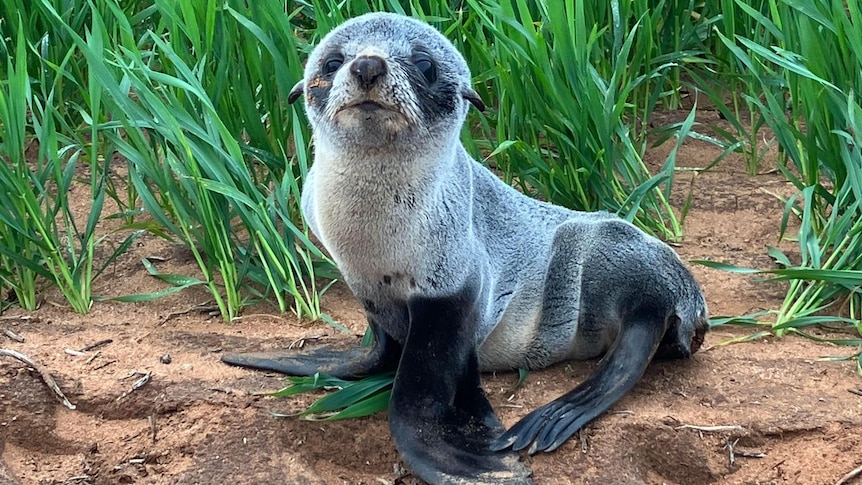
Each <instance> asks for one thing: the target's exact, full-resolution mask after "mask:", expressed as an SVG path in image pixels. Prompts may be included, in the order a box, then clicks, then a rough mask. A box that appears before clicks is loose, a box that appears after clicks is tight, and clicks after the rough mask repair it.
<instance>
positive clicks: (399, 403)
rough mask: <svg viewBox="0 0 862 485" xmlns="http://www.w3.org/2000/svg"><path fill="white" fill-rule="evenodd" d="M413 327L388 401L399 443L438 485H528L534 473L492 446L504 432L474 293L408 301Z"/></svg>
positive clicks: (407, 458)
mask: <svg viewBox="0 0 862 485" xmlns="http://www.w3.org/2000/svg"><path fill="white" fill-rule="evenodd" d="M408 306H409V308H410V329H409V331H408V336H407V341H406V343H405V345H404V352H403V355H402V358H401V363H400V364H399V367H398V373H397V374H396V377H395V383H394V385H393V389H392V397H391V399H390V402H389V427H390V430H391V432H392V438H393V440H394V442H395V446H396V447H397V448H398V451H399V453H400V454H401V457H402V459H403V460H404V462H405V464H406V465H407V466H408V467H409V468H410V469H411V470H413V472H414V474H416V475H417V476H418V477H420V478H422V479H423V480H425V481H427V482H429V483H432V484H468V483H469V484H474V483H485V484H510V485H515V484H518V485H520V484H530V483H532V481H531V480H530V478H529V475H530V471H529V469H528V468H527V467H525V466H524V465H523V464H522V463H520V462H519V460H518V455H517V454H515V453H513V452H511V451H509V452H503V453H498V452H494V451H492V450H491V449H490V447H489V444H490V443H491V442H492V441H493V440H494V439H496V438H497V437H498V436H499V435H500V433H502V431H503V427H502V425H501V424H500V421H499V420H498V419H497V416H496V415H495V414H494V411H493V409H492V408H491V405H490V403H489V402H488V399H487V397H486V396H485V393H484V391H483V390H482V388H481V386H480V374H479V366H478V360H477V357H476V350H475V347H474V339H475V337H474V331H475V325H476V324H477V321H478V320H477V319H476V315H475V313H474V293H473V292H472V291H469V290H465V291H463V292H462V293H461V294H459V295H456V296H453V297H448V298H433V299H432V298H414V299H411V300H410V301H409V302H408Z"/></svg>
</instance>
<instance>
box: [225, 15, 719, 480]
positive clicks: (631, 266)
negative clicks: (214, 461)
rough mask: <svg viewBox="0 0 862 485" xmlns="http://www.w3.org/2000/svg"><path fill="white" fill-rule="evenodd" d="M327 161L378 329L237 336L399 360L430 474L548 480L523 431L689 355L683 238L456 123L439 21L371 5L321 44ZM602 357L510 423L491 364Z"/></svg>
mask: <svg viewBox="0 0 862 485" xmlns="http://www.w3.org/2000/svg"><path fill="white" fill-rule="evenodd" d="M303 96H304V98H305V107H306V112H307V114H308V119H309V121H310V124H311V127H312V132H313V142H314V149H315V152H314V164H313V166H312V168H311V170H310V172H309V174H308V177H307V179H306V180H305V185H304V187H303V193H302V212H303V215H304V217H305V220H306V223H307V224H308V226H309V228H310V229H311V231H312V232H313V233H314V234H315V235H316V236H317V237H318V239H319V240H320V241H321V242H322V244H323V246H325V248H326V249H327V250H328V251H329V253H330V255H331V256H332V258H333V260H334V261H335V262H336V264H337V265H338V267H339V269H340V271H341V273H342V276H343V279H344V281H345V282H346V283H347V285H348V286H349V287H350V289H351V291H352V292H353V293H354V294H355V296H356V297H357V298H358V299H359V301H361V302H362V304H363V306H364V309H365V313H366V316H367V319H368V324H369V326H370V328H371V331H372V333H373V336H374V343H373V345H372V346H371V347H357V348H353V349H349V350H338V349H334V348H331V347H327V346H321V347H316V348H312V349H305V350H302V351H288V352H257V353H240V354H229V355H225V356H224V357H223V359H222V360H223V361H224V362H227V363H229V364H233V365H240V366H247V367H252V368H258V369H267V370H275V371H278V372H283V373H286V374H292V375H313V374H314V373H316V372H320V373H326V374H330V375H334V376H337V377H341V378H355V377H359V376H363V375H368V374H372V373H377V372H382V371H389V370H392V371H396V374H395V380H394V384H393V389H392V395H391V399H390V406H389V424H390V431H391V433H392V437H393V441H394V443H395V446H396V448H397V449H398V451H399V453H400V455H401V457H402V459H403V460H404V462H405V464H406V465H407V466H408V467H410V468H411V469H412V470H413V472H414V473H415V474H416V475H418V476H419V477H420V478H422V479H424V480H426V481H428V482H430V483H432V484H436V483H507V484H520V483H531V480H530V478H529V477H530V471H529V470H528V469H527V468H526V467H525V466H524V465H523V464H522V463H521V462H520V461H519V460H518V455H517V454H516V453H515V451H517V450H527V451H528V452H529V453H535V452H537V451H551V450H554V449H556V448H557V447H559V446H560V445H561V444H562V443H563V442H565V441H566V440H567V439H568V438H569V437H570V436H572V435H573V434H574V433H575V432H576V431H577V430H578V429H580V428H581V427H583V426H584V425H585V424H586V423H587V422H589V421H590V420H592V419H593V418H595V417H597V416H599V415H600V414H602V413H603V412H604V411H605V410H607V409H608V408H609V407H610V406H611V405H612V404H614V402H616V401H617V400H618V399H620V397H622V396H623V395H624V394H625V393H626V392H627V391H629V390H630V389H631V388H632V387H633V386H634V385H635V383H636V382H637V381H638V380H639V379H640V377H641V376H642V375H643V372H644V370H645V369H646V367H647V365H648V364H649V362H650V361H651V360H652V359H653V357H654V356H656V355H657V356H660V357H665V358H687V357H690V356H691V355H692V353H693V352H695V351H696V350H697V349H698V348H699V347H700V345H701V343H702V342H703V338H704V335H705V333H706V331H707V328H708V324H707V309H706V303H705V300H704V297H703V294H702V292H701V290H700V288H699V286H698V285H697V283H696V282H695V280H694V278H693V276H692V275H691V273H690V272H689V271H688V270H687V269H686V268H685V266H684V265H683V264H682V262H681V261H680V259H679V258H678V257H677V255H676V253H675V252H674V251H673V250H672V249H671V248H670V247H669V246H667V245H666V244H664V243H663V242H661V241H659V240H658V239H655V238H653V237H651V236H649V235H647V234H645V233H644V232H642V231H641V230H639V229H637V228H636V227H635V226H633V225H632V224H630V223H629V222H626V221H624V220H622V219H620V218H618V217H616V216H614V215H611V214H608V213H604V212H598V213H583V212H575V211H572V210H568V209H565V208H562V207H558V206H554V205H551V204H548V203H545V202H541V201H538V200H534V199H532V198H529V197H527V196H525V195H524V194H522V193H520V192H518V191H517V190H515V189H513V188H512V187H510V186H508V185H507V184H505V183H504V182H502V181H501V180H500V179H499V178H497V177H496V176H495V175H494V174H493V173H492V172H491V171H490V170H488V169H487V168H486V167H485V166H483V165H482V164H480V163H479V162H477V161H475V160H473V159H472V158H471V157H470V156H469V155H468V154H467V152H466V151H465V149H464V147H463V146H462V144H461V143H460V141H459V134H460V132H461V128H462V125H463V123H464V120H465V117H466V113H467V111H468V108H469V106H470V105H472V106H474V107H476V108H478V109H480V110H482V109H484V105H483V103H482V100H481V99H480V97H479V96H478V95H477V93H476V92H475V91H474V90H473V89H472V88H471V76H470V71H469V69H468V67H467V63H466V62H465V60H464V58H463V57H462V56H461V54H460V53H459V52H458V51H457V49H456V48H455V47H454V46H453V45H452V44H451V43H450V42H449V41H448V40H447V39H446V38H445V37H444V36H443V35H442V34H440V33H439V32H438V31H437V30H435V29H434V28H432V27H431V26H429V25H427V24H425V23H423V22H420V21H417V20H414V19H411V18H408V17H404V16H399V15H394V14H386V13H374V14H367V15H363V16H361V17H357V18H354V19H351V20H349V21H347V22H345V23H343V24H342V25H340V26H339V27H337V28H336V29H335V30H333V31H332V32H330V33H329V34H328V35H326V36H325V37H324V38H323V39H322V41H321V42H320V43H319V45H317V47H316V48H315V49H314V50H313V52H312V53H311V55H310V57H309V59H308V62H307V65H306V69H305V75H304V78H303V80H302V81H301V82H299V83H298V84H297V85H296V87H295V88H294V89H293V91H292V92H291V94H290V96H289V100H290V101H291V102H293V101H296V100H297V99H299V98H300V97H303ZM601 356H603V358H602V360H601V361H600V363H599V364H598V366H597V368H596V370H595V371H594V372H593V373H592V374H591V375H590V376H589V377H588V378H587V379H586V380H585V381H584V382H582V383H581V384H580V385H578V386H576V387H574V389H573V390H572V391H570V392H568V393H566V394H564V395H562V396H560V397H559V398H557V399H555V400H554V401H552V402H550V403H548V404H546V405H544V406H542V407H540V408H538V409H536V410H535V411H533V412H531V413H530V414H528V415H527V416H525V417H524V418H523V419H521V420H520V421H519V422H518V423H517V424H515V425H514V426H513V427H512V428H511V429H509V430H508V431H507V430H505V429H504V427H503V426H502V424H501V423H500V421H499V419H498V418H497V416H496V415H495V414H494V411H493V409H492V407H491V405H490V403H489V401H488V399H487V397H486V395H485V393H484V392H483V390H482V388H481V377H480V372H482V371H492V370H510V369H517V368H529V369H539V368H543V367H546V366H549V365H551V364H554V363H557V362H561V361H565V360H570V359H593V358H598V357H601Z"/></svg>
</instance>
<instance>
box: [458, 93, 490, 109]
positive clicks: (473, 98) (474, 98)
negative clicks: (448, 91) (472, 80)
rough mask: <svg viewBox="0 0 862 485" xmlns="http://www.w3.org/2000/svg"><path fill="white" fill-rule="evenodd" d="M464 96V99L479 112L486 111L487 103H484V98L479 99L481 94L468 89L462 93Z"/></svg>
mask: <svg viewBox="0 0 862 485" xmlns="http://www.w3.org/2000/svg"><path fill="white" fill-rule="evenodd" d="M461 95H462V96H464V99H466V100H467V101H469V102H470V104H472V105H473V106H475V107H476V109H478V110H479V111H485V103H484V102H482V98H480V97H479V94H478V93H476V91H473V90H472V89H471V88H466V89H464V90H463V91H462V93H461Z"/></svg>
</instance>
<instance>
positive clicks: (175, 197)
mask: <svg viewBox="0 0 862 485" xmlns="http://www.w3.org/2000/svg"><path fill="white" fill-rule="evenodd" d="M42 5H43V7H44V8H45V9H46V10H47V11H48V12H51V13H52V14H53V15H54V21H55V22H56V23H57V24H58V25H59V26H60V27H62V28H63V29H64V30H65V32H66V34H67V35H69V36H70V37H71V39H72V40H73V42H74V45H75V46H76V48H77V49H79V50H80V52H81V54H82V56H83V57H84V58H85V59H86V61H87V69H88V72H89V75H90V76H91V77H92V78H93V82H92V83H91V85H94V86H98V87H99V89H101V90H103V101H104V110H105V112H106V114H107V118H109V119H110V120H112V121H109V122H105V123H102V124H100V125H99V128H98V135H99V136H101V137H103V138H105V139H107V140H108V141H109V142H110V143H111V145H112V146H113V147H115V148H116V150H117V152H118V153H119V154H121V155H122V156H123V157H124V158H125V159H126V160H127V161H128V172H129V177H128V183H129V184H130V185H132V186H133V187H134V191H135V193H136V194H137V197H138V200H139V204H140V207H141V208H142V209H143V210H144V211H145V212H146V213H147V215H148V216H149V217H150V218H151V221H145V222H141V223H138V224H135V225H134V227H137V228H142V229H147V230H149V231H150V232H153V233H154V234H158V235H162V236H164V237H168V238H170V239H173V240H177V241H179V242H182V243H183V244H184V245H186V246H187V247H188V248H189V250H190V251H191V252H192V254H193V256H194V258H195V261H196V262H197V264H198V267H199V269H200V271H201V274H202V277H201V280H202V281H203V282H204V284H205V285H206V287H207V288H208V289H209V291H210V293H211V294H212V297H213V298H214V300H215V302H216V305H217V306H218V307H219V309H220V311H221V313H222V315H223V317H224V318H225V319H226V320H232V319H234V318H235V317H236V316H238V314H239V312H240V311H241V309H242V308H243V306H244V305H245V304H246V303H247V301H248V299H249V298H251V297H262V296H266V295H269V296H272V295H275V300H276V301H277V303H278V305H279V308H280V309H281V310H282V311H287V310H289V309H292V310H294V311H295V312H296V313H297V315H298V316H300V317H310V318H312V319H317V318H321V317H322V315H321V311H320V307H319V298H320V294H321V292H322V290H325V286H324V287H318V286H317V283H316V281H315V279H314V277H313V275H314V273H315V271H316V270H318V269H321V270H323V271H324V272H325V270H326V269H327V268H328V267H331V263H328V260H327V259H326V257H325V256H324V255H323V254H322V253H321V252H320V251H319V250H318V249H317V248H315V247H314V245H313V244H312V243H311V241H309V239H308V238H307V236H306V234H305V232H304V231H303V230H301V229H299V228H298V227H297V224H296V221H297V218H298V211H297V210H296V207H297V204H296V203H295V201H296V200H297V199H298V195H299V191H300V189H301V177H302V176H304V174H305V172H306V171H307V158H306V153H305V150H302V151H301V153H300V154H299V155H297V156H296V160H297V162H296V163H290V158H292V156H291V155H290V154H289V151H288V149H287V148H285V147H286V146H287V143H288V141H289V140H290V139H294V140H295V141H297V142H298V143H300V144H305V143H306V142H305V140H307V137H306V134H305V132H304V128H303V124H302V123H300V122H299V117H298V115H297V114H295V113H294V112H293V108H286V106H287V103H286V102H285V99H286V96H287V90H289V88H290V87H292V83H293V82H294V81H295V80H296V79H298V76H296V75H295V73H296V71H297V69H299V67H298V66H296V67H288V62H287V61H286V60H285V59H284V58H283V57H280V56H273V57H272V58H271V59H270V62H266V63H265V62H263V57H264V56H265V55H268V54H267V53H269V54H273V53H275V54H278V52H281V50H282V48H276V47H274V42H275V41H274V40H273V39H272V38H271V37H269V36H268V35H267V34H266V33H265V32H263V31H262V30H261V29H259V28H257V27H256V26H255V25H252V24H251V23H249V21H248V19H247V17H244V16H243V15H242V14H241V13H240V12H239V11H237V10H234V9H233V8H232V7H231V6H230V5H223V4H222V3H216V2H206V3H198V4H194V5H192V4H188V3H180V4H177V5H176V6H174V5H167V4H165V5H162V8H161V9H160V10H159V12H160V14H161V17H162V19H163V20H162V21H161V22H159V24H158V28H159V29H167V31H168V32H171V35H168V36H164V32H163V31H162V30H159V31H153V30H151V29H149V28H147V29H144V30H143V31H142V32H140V33H139V35H137V36H135V35H133V34H134V33H135V29H134V28H133V26H132V24H131V23H130V19H129V18H128V17H127V14H126V12H125V11H123V10H122V9H121V8H120V6H119V4H118V3H116V2H114V1H110V0H106V1H103V2H100V5H102V6H106V11H107V14H106V16H109V17H110V24H111V25H119V26H120V31H121V32H123V33H124V34H123V35H120V36H117V37H111V36H109V35H107V32H108V30H107V29H105V28H104V24H105V17H103V14H102V13H101V12H100V10H99V9H97V8H95V6H94V5H95V4H94V2H89V3H88V5H89V6H90V9H91V11H90V18H91V19H92V25H91V26H90V28H89V29H87V31H88V32H87V33H86V34H85V36H81V35H79V33H77V32H75V31H74V30H73V29H72V27H71V26H69V25H67V24H64V23H63V19H62V18H61V17H60V15H59V14H57V13H56V12H54V11H53V10H52V9H51V6H50V5H49V4H48V3H47V0H43V1H42ZM171 8H175V9H176V10H170V9H171ZM271 14H272V12H267V11H264V12H260V13H259V15H261V16H263V17H266V16H268V15H271ZM198 15H199V16H201V17H200V18H198ZM283 18H284V20H283V22H285V23H286V22H287V17H283ZM165 19H166V20H165ZM201 19H203V20H207V19H210V23H209V24H207V23H201V24H200V25H202V26H204V27H205V28H204V29H197V26H198V21H199V20H201ZM192 24H194V25H192ZM214 25H215V27H214ZM216 27H218V29H219V31H220V32H219V33H220V34H222V35H238V34H237V32H243V33H244V35H247V37H248V38H234V39H233V41H231V42H226V43H225V41H224V39H223V36H222V35H219V36H217V35H215V33H214V30H213V29H215V28H216ZM229 28H232V29H233V30H229ZM281 28H282V29H283V30H287V31H290V29H288V28H287V24H286V25H282V26H281ZM170 29H175V32H174V31H171V30H170ZM271 30H277V29H275V28H274V27H273V28H272V29H271ZM230 32H233V34H230ZM164 37H167V38H170V39H171V42H167V41H165V40H164ZM177 39H185V40H183V41H182V42H186V44H184V43H182V42H181V41H180V40H177ZM207 39H209V41H211V42H216V43H218V42H221V43H225V45H227V46H228V47H230V48H231V49H236V48H240V47H242V46H245V45H248V44H252V45H254V46H256V48H257V49H258V50H257V51H255V52H243V51H235V50H234V51H231V50H227V51H225V52H218V49H217V46H213V45H208V44H205V43H202V42H204V41H205V40H207ZM223 47H224V46H223ZM196 49H197V50H198V51H202V53H201V55H199V56H195V57H196V58H195V59H192V58H184V55H185V54H181V53H180V52H182V53H187V52H189V51H192V52H196ZM211 51H215V52H211ZM206 52H210V53H209V54H207V53H206ZM252 54H254V56H256V57H254V56H252ZM254 59H257V60H258V61H259V62H260V65H261V66H262V65H264V64H272V65H274V66H275V67H271V68H267V69H270V70H269V71H266V72H265V73H264V71H265V70H264V69H263V68H260V69H254V67H253V66H254V65H255V61H254ZM187 61H194V63H193V64H189V63H188V62H187ZM240 62H243V63H245V64H246V65H247V66H250V67H248V68H247V70H246V71H238V67H237V66H238V65H239V63H240ZM249 72H254V73H256V74H254V75H257V76H259V77H257V78H255V77H254V76H253V75H252V74H249ZM223 73H233V74H238V78H239V81H237V80H236V79H227V78H219V77H218V76H222V75H223ZM275 79H278V80H279V81H278V82H276V83H275V85H276V86H277V87H279V88H280V90H277V89H275V88H273V89H274V91H273V93H270V95H271V96H272V99H267V98H266V94H265V93H264V91H263V90H262V89H261V88H260V86H261V85H263V84H264V83H268V82H272V81H273V80H275ZM231 82H234V84H231ZM210 90H211V91H210ZM228 93H229V94H228ZM262 93H263V94H262ZM240 108H242V109H245V111H244V112H241V110H240ZM284 110H289V111H286V112H285V111H284ZM222 113H224V114H222ZM237 113H239V114H237ZM276 118H277V121H271V120H273V119H276ZM255 133H257V135H258V136H257V137H256V138H255V137H253V136H252V135H253V134H255ZM285 133H288V134H289V135H290V138H288V137H287V136H285ZM300 146H302V145H300ZM273 150H275V151H273ZM331 273H332V271H330V274H331ZM247 282H252V283H257V285H247V284H246V283H247ZM246 290H248V291H246ZM123 299H127V298H123Z"/></svg>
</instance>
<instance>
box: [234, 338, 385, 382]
mask: <svg viewBox="0 0 862 485" xmlns="http://www.w3.org/2000/svg"><path fill="white" fill-rule="evenodd" d="M372 329H374V344H373V345H372V346H371V347H354V348H350V349H336V348H332V347H329V346H321V347H315V348H311V349H303V350H279V351H271V352H247V353H232V354H225V355H223V356H222V358H221V360H222V362H224V363H226V364H231V365H238V366H241V367H250V368H253V369H261V370H269V371H275V372H281V373H283V374H287V375H292V376H311V375H314V374H316V373H318V372H319V373H321V374H328V375H331V376H333V377H338V378H340V379H350V378H356V377H362V376H366V375H370V374H374V373H379V372H385V371H390V370H394V369H395V368H396V366H397V365H398V359H399V357H400V353H401V348H400V346H399V345H398V344H397V343H396V342H395V341H394V340H392V338H391V337H389V336H388V335H387V334H386V333H385V332H383V331H382V330H379V327H376V326H374V325H372Z"/></svg>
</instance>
